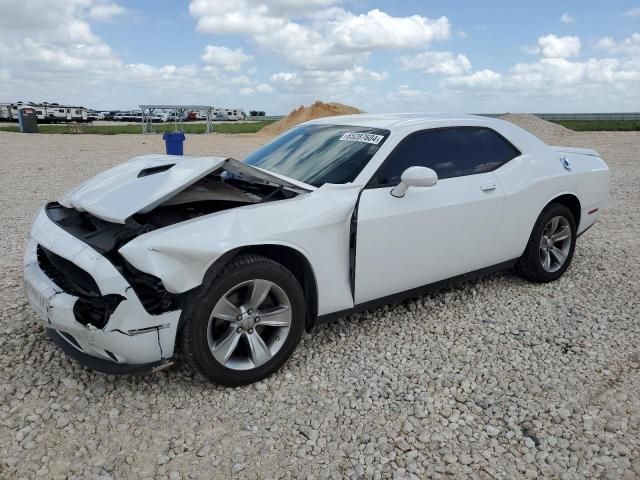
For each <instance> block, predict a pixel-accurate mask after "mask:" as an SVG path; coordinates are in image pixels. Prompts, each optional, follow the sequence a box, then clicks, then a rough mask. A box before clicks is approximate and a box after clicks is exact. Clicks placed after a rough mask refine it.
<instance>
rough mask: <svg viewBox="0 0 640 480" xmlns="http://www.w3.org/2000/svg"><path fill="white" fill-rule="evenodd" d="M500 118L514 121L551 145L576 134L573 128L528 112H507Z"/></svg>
mask: <svg viewBox="0 0 640 480" xmlns="http://www.w3.org/2000/svg"><path fill="white" fill-rule="evenodd" d="M500 118H501V119H502V120H506V121H507V122H511V123H515V124H516V125H518V126H519V127H521V128H524V129H525V130H527V131H529V132H531V133H533V134H534V135H535V136H536V137H538V138H539V139H540V140H542V141H544V142H546V143H548V144H551V145H554V144H555V145H557V144H558V143H560V142H561V141H562V140H563V139H566V138H567V137H571V136H573V135H575V134H576V132H574V131H573V130H569V129H568V128H565V127H563V126H562V125H558V124H557V123H553V122H548V121H546V120H543V119H541V118H540V117H536V116H535V115H531V114H529V113H507V114H506V115H502V116H501V117H500Z"/></svg>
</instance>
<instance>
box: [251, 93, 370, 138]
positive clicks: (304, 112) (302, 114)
mask: <svg viewBox="0 0 640 480" xmlns="http://www.w3.org/2000/svg"><path fill="white" fill-rule="evenodd" d="M354 113H362V110H359V109H357V108H355V107H350V106H349V105H343V104H341V103H335V102H332V103H322V102H321V101H319V100H318V101H317V102H315V103H314V104H313V105H310V106H308V107H305V106H304V105H300V106H299V107H298V108H296V109H295V110H294V111H292V112H291V113H290V114H289V115H287V116H286V117H284V118H282V119H280V120H278V121H277V122H275V123H272V124H271V125H267V126H266V127H264V128H263V129H262V130H260V133H265V134H267V135H278V134H280V133H282V132H286V131H287V130H289V129H290V128H293V127H295V126H296V125H298V124H299V123H302V122H306V121H308V120H313V119H315V118H321V117H332V116H334V115H352V114H354Z"/></svg>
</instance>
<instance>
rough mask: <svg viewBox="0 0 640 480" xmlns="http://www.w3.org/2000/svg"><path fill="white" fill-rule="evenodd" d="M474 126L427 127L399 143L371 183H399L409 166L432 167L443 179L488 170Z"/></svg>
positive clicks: (375, 184)
mask: <svg viewBox="0 0 640 480" xmlns="http://www.w3.org/2000/svg"><path fill="white" fill-rule="evenodd" d="M477 130H478V129H474V128H455V129H448V130H425V131H422V132H417V133H414V134H412V135H410V136H409V137H407V138H406V139H404V140H403V141H402V142H401V143H400V145H398V146H397V147H396V148H395V150H394V151H393V152H391V154H390V155H389V156H388V157H387V159H386V160H385V161H384V164H383V165H382V166H381V167H380V169H378V171H377V172H376V174H375V175H374V177H373V179H372V181H371V186H382V185H397V184H398V182H399V181H400V176H401V175H402V172H404V171H405V170H406V169H407V168H408V167H412V166H420V167H429V168H431V169H433V170H435V172H436V173H437V174H438V178H439V179H440V180H444V179H445V178H452V177H461V176H464V175H473V174H475V173H482V172H485V171H486V170H487V168H486V166H485V163H484V158H483V155H481V154H479V152H478V146H477V143H476V141H475V139H474V135H473V134H474V132H476V131H477Z"/></svg>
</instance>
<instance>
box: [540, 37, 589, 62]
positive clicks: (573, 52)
mask: <svg viewBox="0 0 640 480" xmlns="http://www.w3.org/2000/svg"><path fill="white" fill-rule="evenodd" d="M538 47H539V50H540V54H541V55H542V56H543V57H546V58H568V57H577V56H578V55H579V54H580V39H579V38H578V37H570V36H565V37H558V36H556V35H554V34H549V35H545V36H544V37H540V38H538Z"/></svg>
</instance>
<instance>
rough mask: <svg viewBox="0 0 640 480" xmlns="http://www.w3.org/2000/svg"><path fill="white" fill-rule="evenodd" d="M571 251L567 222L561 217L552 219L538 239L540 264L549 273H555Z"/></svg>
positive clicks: (569, 230)
mask: <svg viewBox="0 0 640 480" xmlns="http://www.w3.org/2000/svg"><path fill="white" fill-rule="evenodd" d="M570 250H571V227H570V226H569V221H568V220H567V219H566V218H564V217H562V216H556V217H553V218H552V219H551V220H549V222H548V223H547V225H546V226H545V228H544V230H543V231H542V237H541V238H540V263H541V264H542V268H543V269H544V270H545V271H547V272H549V273H553V272H557V271H558V270H560V269H561V268H562V266H563V265H564V264H565V262H566V261H567V258H569V252H570Z"/></svg>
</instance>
